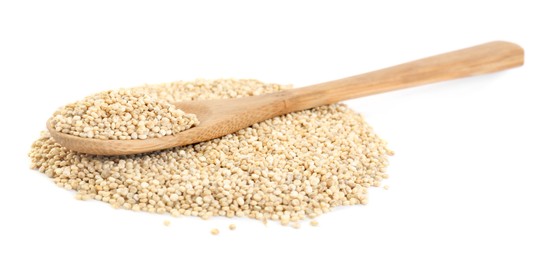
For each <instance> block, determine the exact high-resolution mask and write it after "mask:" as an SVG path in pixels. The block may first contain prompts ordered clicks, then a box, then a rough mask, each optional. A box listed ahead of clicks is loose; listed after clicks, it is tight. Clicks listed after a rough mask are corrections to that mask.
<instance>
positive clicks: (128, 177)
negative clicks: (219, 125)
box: [29, 80, 391, 224]
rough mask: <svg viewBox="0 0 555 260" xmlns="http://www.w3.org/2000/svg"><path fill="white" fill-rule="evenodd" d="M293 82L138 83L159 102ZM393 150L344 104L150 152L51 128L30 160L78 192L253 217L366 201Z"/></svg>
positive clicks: (129, 205) (127, 204)
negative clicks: (90, 147)
mask: <svg viewBox="0 0 555 260" xmlns="http://www.w3.org/2000/svg"><path fill="white" fill-rule="evenodd" d="M287 88H289V87H288V86H282V85H277V84H264V83H262V82H259V81H255V80H215V81H206V80H197V81H194V82H173V83H169V84H160V85H150V86H144V87H138V88H132V89H131V92H132V93H135V94H137V95H143V94H146V95H149V96H151V97H153V98H155V99H157V100H160V102H162V101H164V102H173V101H178V100H196V99H218V98H236V97H244V96H252V95H259V94H265V93H271V92H275V91H280V90H283V89H287ZM388 155H391V152H390V151H389V150H388V149H387V148H386V144H385V142H384V141H383V140H382V139H380V138H379V137H378V136H377V135H376V134H375V133H374V132H373V131H372V128H371V127H370V126H368V125H367V124H366V123H365V122H364V120H363V118H362V117H361V116H360V115H358V114H356V113H355V112H353V111H352V110H350V109H349V108H347V107H346V106H345V105H342V104H334V105H328V106H322V107H318V108H314V109H310V110H305V111H300V112H295V113H291V114H287V115H283V116H279V117H275V118H272V119H269V120H266V121H264V122H261V123H258V124H255V125H253V126H251V127H248V128H245V129H243V130H240V131H238V132H236V133H233V134H229V135H226V136H224V137H221V138H218V139H214V140H211V141H207V142H203V143H199V144H195V145H188V146H184V147H177V148H173V149H168V150H164V151H158V152H153V153H147V154H140V155H132V156H121V157H105V156H93V155H86V154H80V153H75V152H72V151H69V150H67V149H65V148H64V147H61V146H60V145H59V144H57V143H56V142H55V141H54V140H53V139H52V138H51V137H49V135H48V134H47V133H44V134H43V136H42V137H41V138H39V139H38V140H36V141H35V143H34V144H33V146H32V149H31V152H30V154H29V156H30V157H31V161H32V167H33V168H35V169H38V170H39V171H40V172H42V173H44V174H46V175H47V176H49V177H51V178H52V179H53V180H54V181H55V182H56V183H57V184H58V185H59V186H60V187H64V188H66V189H70V190H75V191H77V195H76V196H77V198H79V199H95V200H99V201H103V202H107V203H109V204H111V205H112V206H114V207H116V208H125V209H131V210H137V211H148V212H156V213H171V214H172V215H176V216H177V215H186V216H200V217H202V218H209V217H211V216H228V217H235V216H237V217H250V218H255V219H259V220H263V221H265V220H276V221H280V222H281V223H282V224H288V223H290V222H293V223H295V222H297V221H299V220H301V219H304V218H305V217H316V216H318V215H320V214H322V213H325V212H327V211H329V210H331V209H332V208H333V207H336V206H341V205H356V204H364V203H366V201H367V198H366V194H367V189H368V188H369V187H372V186H374V187H378V186H380V182H381V181H382V179H384V178H387V175H386V174H385V168H386V166H387V157H388Z"/></svg>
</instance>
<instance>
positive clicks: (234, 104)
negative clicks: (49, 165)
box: [46, 41, 524, 155]
mask: <svg viewBox="0 0 555 260" xmlns="http://www.w3.org/2000/svg"><path fill="white" fill-rule="evenodd" d="M523 63H524V50H523V49H522V48H521V47H520V46H518V45H516V44H514V43H510V42H502V41H497V42H490V43H486V44H482V45H478V46H474V47H470V48H466V49H462V50H457V51H453V52H449V53H445V54H440V55H436V56H432V57H428V58H424V59H420V60H416V61H412V62H408V63H404V64H401V65H397V66H393V67H389V68H386V69H382V70H377V71H374V72H368V73H364V74H360V75H356V76H352V77H348V78H344V79H339V80H335V81H330V82H325V83H321V84H317V85H312V86H309V87H304V88H295V89H291V90H285V91H281V92H278V93H273V94H267V95H261V96H253V97H245V98H237V99H221V100H206V101H188V102H177V103H174V105H176V106H177V107H178V108H179V109H182V110H184V111H186V112H187V113H193V114H196V115H197V117H198V119H199V120H200V124H199V125H198V126H196V127H193V128H191V129H188V130H186V131H183V132H180V133H177V134H175V135H173V136H164V137H159V138H150V139H144V140H100V139H93V138H83V137H78V136H74V135H68V134H63V133H60V132H57V131H56V130H55V129H53V128H52V126H51V124H50V120H48V122H47V124H46V125H47V128H48V131H49V132H50V134H51V136H52V137H53V138H54V139H55V140H56V142H58V143H59V144H61V145H62V146H64V147H66V148H68V149H70V150H74V151H77V152H82V153H89V154H98V155H127V154H137V153H145V152H152V151H156V150H163V149H167V148H172V147H177V146H183V145H188V144H194V143H198V142H202V141H207V140H211V139H214V138H218V137H221V136H225V135H227V134H231V133H234V132H236V131H238V130H240V129H243V128H245V127H248V126H251V125H253V124H255V123H258V122H261V121H264V120H266V119H269V118H272V117H275V116H279V115H283V114H286V113H290V112H294V111H299V110H303V109H309V108H313V107H317V106H322V105H328V104H333V103H336V102H339V101H343V100H347V99H353V98H358V97H363V96H367V95H371V94H377V93H382V92H387V91H392V90H398V89H403V88H407V87H412V86H418V85H423V84H427V83H433V82H438V81H445V80H451V79H456V78H462V77H467V76H474V75H480V74H486V73H491V72H496V71H501V70H505V69H509V68H513V67H517V66H520V65H522V64H523Z"/></svg>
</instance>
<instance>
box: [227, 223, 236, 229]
mask: <svg viewBox="0 0 555 260" xmlns="http://www.w3.org/2000/svg"><path fill="white" fill-rule="evenodd" d="M236 228H237V226H235V224H229V230H235V229H236Z"/></svg>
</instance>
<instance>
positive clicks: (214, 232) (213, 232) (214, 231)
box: [210, 228, 220, 236]
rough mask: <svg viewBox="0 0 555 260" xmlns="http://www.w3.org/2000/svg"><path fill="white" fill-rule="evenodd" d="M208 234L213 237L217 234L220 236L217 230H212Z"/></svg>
mask: <svg viewBox="0 0 555 260" xmlns="http://www.w3.org/2000/svg"><path fill="white" fill-rule="evenodd" d="M210 233H211V234H212V235H214V236H215V235H217V234H220V230H218V229H217V228H214V229H212V230H210Z"/></svg>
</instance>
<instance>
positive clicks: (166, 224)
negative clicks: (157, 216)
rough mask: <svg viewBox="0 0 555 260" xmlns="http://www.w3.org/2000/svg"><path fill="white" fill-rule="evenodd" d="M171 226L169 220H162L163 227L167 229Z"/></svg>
mask: <svg viewBox="0 0 555 260" xmlns="http://www.w3.org/2000/svg"><path fill="white" fill-rule="evenodd" d="M171 224H172V223H171V222H170V221H169V220H164V226H166V227H169V226H170V225H171Z"/></svg>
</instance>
